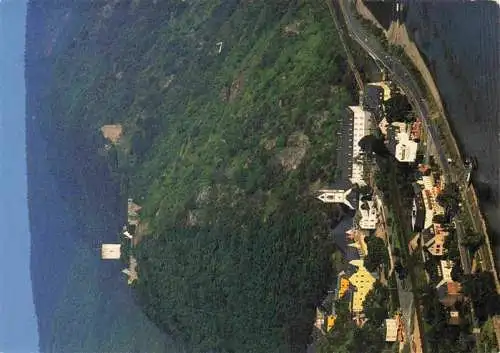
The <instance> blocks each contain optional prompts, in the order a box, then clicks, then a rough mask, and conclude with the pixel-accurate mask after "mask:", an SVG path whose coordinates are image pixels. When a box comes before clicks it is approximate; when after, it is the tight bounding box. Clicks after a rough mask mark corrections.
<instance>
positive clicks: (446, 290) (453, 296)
mask: <svg viewBox="0 0 500 353" xmlns="http://www.w3.org/2000/svg"><path fill="white" fill-rule="evenodd" d="M437 293H438V298H439V301H440V302H441V304H443V306H445V307H447V308H451V307H453V306H454V305H455V304H456V303H457V302H459V301H462V300H463V299H464V295H463V294H462V285H461V284H460V283H459V282H454V281H450V282H446V283H444V284H442V285H441V286H440V287H439V288H438V289H437Z"/></svg>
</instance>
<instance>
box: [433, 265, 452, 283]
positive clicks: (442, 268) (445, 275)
mask: <svg viewBox="0 0 500 353" xmlns="http://www.w3.org/2000/svg"><path fill="white" fill-rule="evenodd" d="M453 265H454V262H453V261H445V260H441V261H440V262H439V267H438V273H439V275H440V276H441V282H439V283H438V285H437V286H436V288H439V287H441V286H442V285H443V284H446V283H448V282H453V280H452V279H451V270H452V269H453Z"/></svg>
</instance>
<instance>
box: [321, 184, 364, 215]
mask: <svg viewBox="0 0 500 353" xmlns="http://www.w3.org/2000/svg"><path fill="white" fill-rule="evenodd" d="M319 192H320V193H321V194H320V195H319V196H318V197H317V198H318V199H319V200H321V201H322V202H325V203H340V204H344V205H346V206H348V207H349V208H350V209H352V210H354V209H355V207H354V205H353V203H354V200H353V196H351V195H352V194H351V192H352V189H349V190H346V191H344V190H334V189H324V190H319Z"/></svg>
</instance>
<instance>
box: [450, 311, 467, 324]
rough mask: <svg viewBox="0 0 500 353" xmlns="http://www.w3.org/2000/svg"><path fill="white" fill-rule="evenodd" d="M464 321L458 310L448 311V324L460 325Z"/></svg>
mask: <svg viewBox="0 0 500 353" xmlns="http://www.w3.org/2000/svg"><path fill="white" fill-rule="evenodd" d="M463 322H464V320H463V319H462V317H461V316H460V313H459V312H458V311H456V310H451V311H450V312H449V313H448V325H452V326H459V325H461V324H462V323H463Z"/></svg>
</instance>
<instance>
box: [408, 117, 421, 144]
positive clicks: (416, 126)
mask: <svg viewBox="0 0 500 353" xmlns="http://www.w3.org/2000/svg"><path fill="white" fill-rule="evenodd" d="M421 137H422V121H421V120H420V119H417V120H416V121H415V122H414V123H412V124H411V128H410V139H411V140H413V141H420V138H421Z"/></svg>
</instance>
